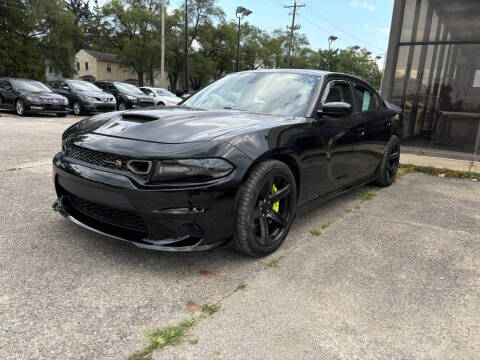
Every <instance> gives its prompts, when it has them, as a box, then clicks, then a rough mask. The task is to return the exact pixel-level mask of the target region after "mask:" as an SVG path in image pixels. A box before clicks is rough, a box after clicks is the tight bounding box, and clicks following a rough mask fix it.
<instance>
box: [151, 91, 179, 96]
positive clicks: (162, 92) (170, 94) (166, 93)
mask: <svg viewBox="0 0 480 360" xmlns="http://www.w3.org/2000/svg"><path fill="white" fill-rule="evenodd" d="M155 92H156V93H157V95H160V96H168V97H177V95H175V94H174V93H171V92H170V91H168V90H166V89H155Z"/></svg>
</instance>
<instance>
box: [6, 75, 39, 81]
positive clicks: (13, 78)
mask: <svg viewBox="0 0 480 360" xmlns="http://www.w3.org/2000/svg"><path fill="white" fill-rule="evenodd" d="M0 80H25V81H36V82H41V81H38V80H33V79H25V78H17V77H7V76H5V77H0Z"/></svg>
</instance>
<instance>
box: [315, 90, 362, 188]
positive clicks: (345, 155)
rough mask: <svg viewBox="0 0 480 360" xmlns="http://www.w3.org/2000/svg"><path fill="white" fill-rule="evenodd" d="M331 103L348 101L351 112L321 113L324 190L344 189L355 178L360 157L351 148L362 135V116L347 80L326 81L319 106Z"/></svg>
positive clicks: (319, 129)
mask: <svg viewBox="0 0 480 360" xmlns="http://www.w3.org/2000/svg"><path fill="white" fill-rule="evenodd" d="M331 102H343V103H347V104H350V105H351V108H352V112H351V113H350V114H347V115H345V116H341V117H339V116H328V115H326V114H323V115H321V116H322V118H321V119H320V126H319V128H318V131H319V141H320V144H321V147H322V149H323V150H324V151H325V157H326V164H327V166H326V174H325V175H326V176H327V177H328V185H329V186H328V189H326V190H328V191H327V193H328V192H332V191H337V190H340V189H342V188H346V187H347V186H349V185H351V184H352V183H354V182H355V181H356V180H357V179H358V176H357V175H358V174H357V173H356V170H357V164H356V163H357V162H358V161H359V159H358V158H357V157H356V156H355V154H354V153H353V149H354V147H355V146H356V145H357V144H358V143H359V142H361V140H362V137H363V136H364V131H363V126H364V117H363V116H362V114H361V113H359V112H358V111H357V106H356V102H355V98H354V95H353V89H352V85H351V83H350V81H347V80H332V81H331V82H329V83H328V84H327V86H326V87H325V90H324V92H323V95H322V100H321V105H320V106H322V107H323V105H324V104H326V103H331ZM322 175H323V174H322ZM325 175H324V176H325ZM319 176H320V174H319Z"/></svg>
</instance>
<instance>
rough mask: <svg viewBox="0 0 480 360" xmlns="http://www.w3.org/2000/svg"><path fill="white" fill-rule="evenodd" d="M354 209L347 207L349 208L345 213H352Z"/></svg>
mask: <svg viewBox="0 0 480 360" xmlns="http://www.w3.org/2000/svg"><path fill="white" fill-rule="evenodd" d="M352 211H353V209H347V210H345V213H347V214H349V213H351V212H352Z"/></svg>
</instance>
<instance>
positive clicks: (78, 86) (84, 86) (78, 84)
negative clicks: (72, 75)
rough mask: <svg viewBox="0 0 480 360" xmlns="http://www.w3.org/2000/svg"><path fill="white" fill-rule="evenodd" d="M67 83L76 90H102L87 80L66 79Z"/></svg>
mask: <svg viewBox="0 0 480 360" xmlns="http://www.w3.org/2000/svg"><path fill="white" fill-rule="evenodd" d="M67 84H68V85H70V86H71V87H73V88H74V89H75V90H78V91H100V92H101V91H102V90H100V88H98V87H96V86H95V85H93V84H92V83H90V82H88V81H81V80H70V81H67Z"/></svg>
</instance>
